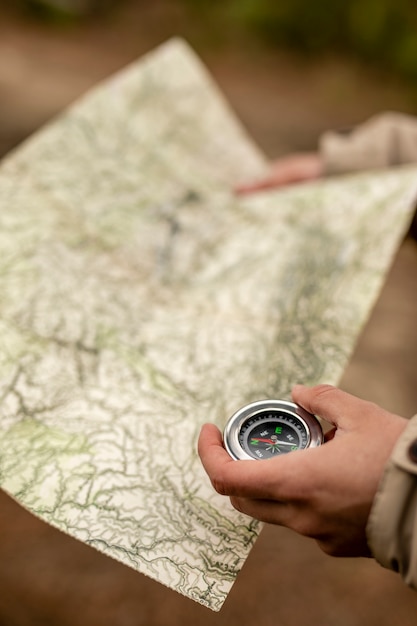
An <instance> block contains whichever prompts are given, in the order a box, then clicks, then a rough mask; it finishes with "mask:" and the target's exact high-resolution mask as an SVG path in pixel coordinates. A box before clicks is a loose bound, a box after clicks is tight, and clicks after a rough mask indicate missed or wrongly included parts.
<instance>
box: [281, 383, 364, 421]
mask: <svg viewBox="0 0 417 626" xmlns="http://www.w3.org/2000/svg"><path fill="white" fill-rule="evenodd" d="M292 398H293V400H294V402H296V403H297V404H299V405H300V406H302V407H303V408H304V409H305V410H306V411H308V412H309V413H314V414H315V415H317V416H319V417H321V418H323V419H325V420H326V421H328V422H330V423H331V424H333V425H334V426H335V427H336V428H340V426H341V425H342V424H343V426H344V427H345V428H346V427H349V425H350V424H352V423H357V421H358V418H360V416H361V415H363V414H364V409H366V408H367V407H370V406H371V405H370V403H367V402H365V401H364V400H361V399H359V398H356V397H355V396H352V395H350V394H349V393H346V392H345V391H342V390H341V389H337V388H336V387H332V386H331V385H316V386H315V387H304V386H303V385H296V386H295V387H294V388H293V390H292Z"/></svg>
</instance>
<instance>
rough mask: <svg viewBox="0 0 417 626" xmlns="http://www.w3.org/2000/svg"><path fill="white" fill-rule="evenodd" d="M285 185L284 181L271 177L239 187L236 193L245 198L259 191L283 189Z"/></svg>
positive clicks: (236, 188)
mask: <svg viewBox="0 0 417 626" xmlns="http://www.w3.org/2000/svg"><path fill="white" fill-rule="evenodd" d="M283 185H285V183H283V182H282V180H280V179H279V178H277V177H276V176H273V175H271V176H267V177H265V178H262V179H261V180H256V181H254V182H252V183H245V184H241V185H237V186H236V187H235V190H234V191H235V193H236V194H237V195H238V196H239V195H242V196H243V195H246V194H251V193H256V192H257V191H265V190H267V189H273V188H278V187H282V186H283Z"/></svg>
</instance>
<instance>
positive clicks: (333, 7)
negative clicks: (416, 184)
mask: <svg viewBox="0 0 417 626" xmlns="http://www.w3.org/2000/svg"><path fill="white" fill-rule="evenodd" d="M122 2H123V0H119V1H118V2H117V1H116V0H14V4H15V5H16V7H18V8H19V7H20V9H21V10H26V11H27V12H31V13H32V15H36V16H37V17H38V18H39V19H45V20H49V21H55V22H61V23H64V22H67V23H68V22H70V21H74V20H77V19H78V20H80V19H85V18H86V17H90V18H91V16H94V15H97V14H99V13H101V14H103V12H106V11H107V12H109V11H111V10H116V7H117V5H120V4H121V3H122ZM177 4H182V5H183V6H184V9H185V10H188V11H189V12H192V13H193V14H194V17H195V18H196V19H200V20H204V29H205V31H206V34H207V35H208V36H209V37H211V39H212V41H213V42H217V43H218V42H219V41H222V40H225V39H229V37H230V33H232V34H234V35H235V36H236V35H238V36H239V35H240V36H241V35H246V36H248V35H249V36H253V37H256V38H257V39H258V40H260V41H262V42H264V43H265V44H268V45H270V46H275V47H276V46H280V47H286V48H288V49H291V50H295V51H297V52H298V53H300V54H304V55H320V54H323V53H328V52H329V51H330V52H333V53H334V52H336V53H342V54H345V55H349V56H350V57H354V58H356V59H358V60H361V61H365V62H367V63H372V64H374V65H375V66H377V67H382V68H384V69H389V70H390V71H392V72H395V73H396V74H398V75H399V76H402V77H404V78H406V79H410V80H411V81H412V80H413V79H415V78H416V77H417V64H416V58H417V37H416V32H417V8H416V4H415V2H414V1H413V0H320V1H318V2H306V1H305V0H220V1H219V0H217V1H216V0H178V2H177Z"/></svg>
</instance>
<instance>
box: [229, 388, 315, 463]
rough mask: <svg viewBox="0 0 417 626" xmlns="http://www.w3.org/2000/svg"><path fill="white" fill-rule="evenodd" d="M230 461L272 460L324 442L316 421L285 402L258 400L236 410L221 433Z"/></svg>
mask: <svg viewBox="0 0 417 626" xmlns="http://www.w3.org/2000/svg"><path fill="white" fill-rule="evenodd" d="M223 441H224V445H225V448H226V450H227V451H228V453H229V454H230V456H231V457H232V458H233V459H236V460H239V459H256V460H263V459H266V460H267V459H271V458H276V457H278V456H280V455H282V454H288V453H289V452H294V451H296V450H302V449H304V448H315V447H316V446H320V445H321V444H322V443H323V431H322V429H321V426H320V423H319V421H318V420H317V418H316V417H315V416H314V415H312V414H311V413H308V412H307V411H305V410H304V409H303V408H301V407H300V406H298V405H297V404H294V402H288V401H287V400H259V401H258V402H253V403H251V404H247V405H246V406H244V407H242V408H241V409H239V410H238V411H237V412H236V413H234V414H233V415H232V417H231V418H230V419H229V420H228V422H227V424H226V427H225V429H224V433H223Z"/></svg>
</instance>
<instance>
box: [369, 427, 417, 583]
mask: <svg viewBox="0 0 417 626" xmlns="http://www.w3.org/2000/svg"><path fill="white" fill-rule="evenodd" d="M367 537H368V545H369V548H370V549H371V552H372V554H373V556H374V557H375V558H376V560H377V561H378V562H379V563H380V564H381V565H382V566H384V567H386V568H389V569H392V570H394V571H396V572H399V573H400V575H401V576H402V578H403V579H404V581H405V582H406V583H407V584H408V585H409V586H410V587H413V588H414V589H417V415H416V416H415V417H413V418H412V419H411V420H410V423H409V424H408V425H407V428H406V429H405V431H404V432H403V434H402V435H401V437H400V439H399V440H398V442H397V444H396V446H395V448H394V451H393V454H392V456H391V458H390V460H389V462H388V464H387V466H386V468H385V472H384V476H383V478H382V481H381V484H380V486H379V490H378V492H377V494H376V496H375V499H374V503H373V506H372V510H371V513H370V516H369V520H368V524H367Z"/></svg>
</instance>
